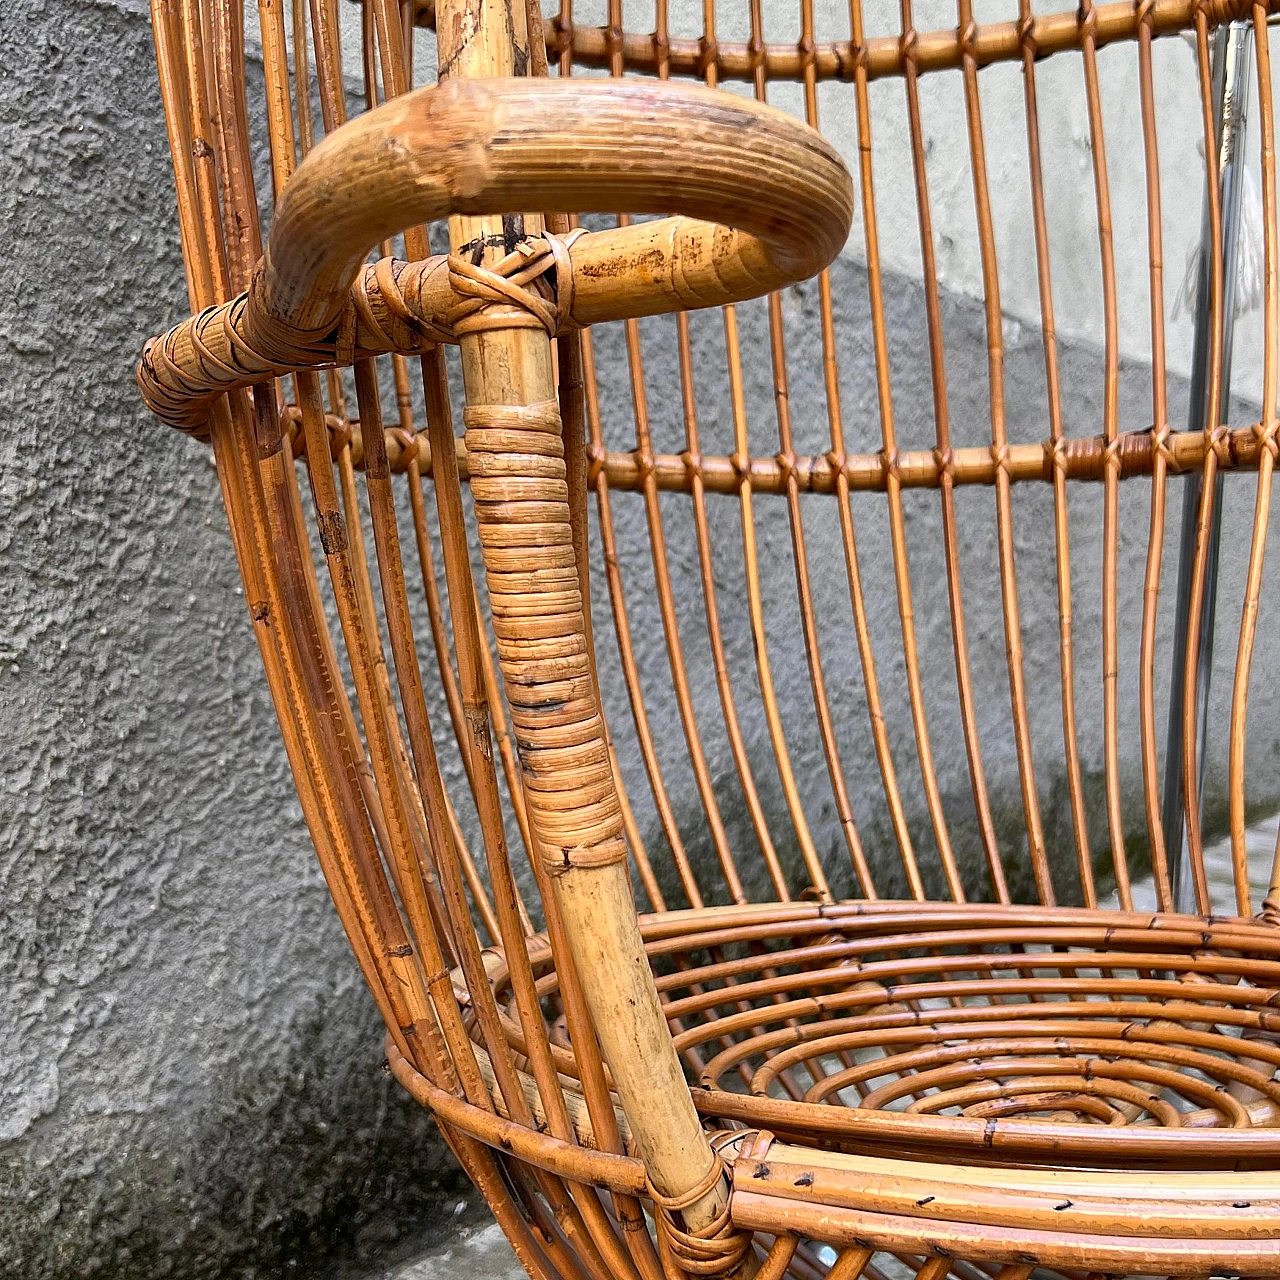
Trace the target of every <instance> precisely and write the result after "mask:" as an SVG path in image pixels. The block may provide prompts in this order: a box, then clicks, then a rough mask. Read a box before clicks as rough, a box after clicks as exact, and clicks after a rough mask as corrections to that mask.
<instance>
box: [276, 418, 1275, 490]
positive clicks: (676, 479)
mask: <svg viewBox="0 0 1280 1280" xmlns="http://www.w3.org/2000/svg"><path fill="white" fill-rule="evenodd" d="M285 414H286V417H285V420H286V422H292V421H294V420H296V419H295V416H294V411H293V410H292V408H290V409H287V410H286V411H285ZM329 428H330V432H331V433H332V435H333V438H334V441H335V446H334V447H335V450H336V449H337V448H338V447H340V446H341V445H344V444H346V443H347V442H348V441H349V442H350V444H351V450H352V461H353V464H354V465H355V466H356V467H357V469H363V467H364V444H363V442H362V439H361V436H360V424H359V422H358V421H349V422H343V421H341V420H340V419H338V418H336V417H332V416H331V417H330V419H329ZM1258 435H1259V429H1258V427H1257V426H1256V425H1255V426H1250V427H1237V428H1235V429H1234V430H1231V431H1227V432H1224V433H1223V434H1222V436H1221V439H1220V441H1219V443H1218V447H1217V449H1216V451H1215V452H1216V456H1217V458H1218V466H1219V468H1220V469H1222V470H1228V471H1230V470H1235V471H1251V470H1255V469H1256V468H1257V465H1258V458H1259V455H1260V453H1261V446H1260V445H1259V443H1258ZM385 437H386V450H387V461H388V464H389V465H390V468H391V470H392V471H393V472H396V473H397V474H398V473H401V472H405V471H407V470H408V469H409V466H410V463H411V462H416V463H417V465H418V469H419V470H420V471H421V473H422V474H423V475H430V474H431V447H430V445H429V444H428V442H427V439H426V437H425V436H408V435H406V434H405V433H404V432H402V431H401V430H400V429H399V428H398V427H396V428H391V429H388V430H387V431H386V432H385ZM299 439H300V440H301V437H299ZM1208 451H1209V445H1208V443H1207V442H1206V440H1205V436H1204V433H1203V432H1201V431H1178V432H1173V433H1171V434H1170V436H1169V438H1168V441H1167V442H1166V449H1165V459H1166V463H1167V466H1168V469H1169V471H1170V473H1172V474H1175V475H1176V474H1178V473H1180V472H1184V471H1185V472H1190V471H1197V470H1199V469H1200V467H1201V466H1202V465H1203V463H1204V458H1205V454H1206V452H1208ZM1113 452H1114V456H1115V457H1116V458H1117V459H1118V464H1117V465H1118V466H1119V472H1120V476H1121V478H1122V479H1127V478H1128V477H1130V476H1142V475H1150V474H1151V470H1152V466H1153V464H1154V460H1155V457H1156V449H1155V448H1154V447H1153V444H1152V434H1151V431H1150V430H1149V429H1147V430H1141V431H1126V432H1122V433H1121V434H1120V435H1119V436H1117V438H1116V443H1115V446H1114V450H1113ZM305 456H306V453H305V449H299V450H298V451H297V452H296V454H295V457H296V458H297V459H298V460H301V459H302V458H305ZM1109 456H1111V454H1110V453H1109V451H1108V448H1107V443H1106V441H1105V440H1103V438H1102V437H1101V436H1079V437H1075V438H1069V437H1064V438H1063V439H1062V441H1061V443H1060V444H1058V445H1055V444H1054V443H1053V441H1050V440H1046V441H1045V442H1044V443H1043V444H1015V445H1010V446H1009V447H1008V450H1007V455H1006V456H1005V457H1004V458H1003V460H1001V459H998V458H997V457H996V456H994V455H993V454H992V451H991V449H990V448H985V447H982V446H973V447H969V448H961V449H954V450H952V453H951V457H950V458H949V459H947V458H942V457H940V456H939V454H938V451H937V450H934V449H903V450H900V451H899V452H898V454H897V456H896V458H895V459H892V460H891V459H890V458H888V457H887V456H886V455H885V453H884V452H883V451H880V452H875V453H849V454H845V456H844V459H843V462H841V460H840V459H838V458H834V457H832V455H831V454H820V455H818V456H812V455H801V454H794V455H791V456H784V457H751V458H746V459H743V458H741V457H739V456H737V455H733V456H730V457H723V456H701V455H700V456H696V457H695V456H693V455H691V454H688V453H680V454H675V453H642V452H639V451H636V452H625V451H622V450H613V449H609V450H605V449H591V450H589V458H590V465H591V468H592V473H591V478H592V480H594V479H595V478H596V477H597V476H598V475H600V474H603V475H604V477H605V480H606V482H607V483H608V485H609V488H610V489H618V490H622V491H630V492H635V493H642V492H644V489H645V485H646V483H647V482H648V479H649V478H650V477H652V480H653V483H654V484H655V485H656V486H657V488H658V489H660V490H663V491H665V492H668V493H689V492H690V491H691V490H692V489H693V485H694V481H695V478H696V479H697V480H698V481H700V483H701V486H702V488H703V490H704V491H705V492H707V493H722V494H737V493H738V492H739V490H740V488H741V486H742V483H743V481H746V483H747V484H748V485H750V487H751V490H752V492H753V493H761V494H772V495H784V494H786V492H787V488H788V485H789V484H790V483H791V481H792V480H793V479H794V482H795V484H796V487H797V489H798V490H799V491H800V492H801V493H815V494H833V493H835V492H836V491H837V479H838V478H839V477H841V476H843V478H844V480H845V481H846V482H847V484H848V487H849V489H850V490H856V491H862V492H883V491H884V490H885V489H886V487H887V486H888V482H889V477H890V476H895V477H896V479H897V481H898V484H899V485H900V486H901V487H902V488H904V489H936V488H938V486H939V485H940V484H941V483H942V478H943V476H947V477H949V480H950V483H951V484H953V485H973V484H977V485H989V484H991V483H992V482H993V481H994V479H995V477H996V474H997V472H998V470H999V469H1000V467H1001V466H1003V467H1004V468H1005V470H1006V472H1007V474H1008V476H1009V479H1010V481H1012V482H1025V481H1042V482H1043V481H1051V480H1053V478H1054V470H1055V459H1060V463H1059V465H1061V466H1062V468H1063V470H1064V472H1065V474H1066V478H1067V479H1068V480H1092V481H1100V480H1103V479H1105V478H1106V472H1107V459H1108V457H1109ZM457 458H458V470H459V473H460V474H461V476H462V478H463V479H467V478H469V472H468V468H467V453H466V446H465V443H464V442H463V441H462V440H461V439H459V440H458V442H457Z"/></svg>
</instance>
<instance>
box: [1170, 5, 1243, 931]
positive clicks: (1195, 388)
mask: <svg viewBox="0 0 1280 1280" xmlns="http://www.w3.org/2000/svg"><path fill="white" fill-rule="evenodd" d="M1212 40H1213V63H1212V68H1213V90H1214V111H1215V123H1216V126H1217V133H1218V151H1217V154H1216V156H1214V157H1213V160H1212V163H1214V164H1215V166H1216V169H1217V173H1218V189H1219V191H1220V192H1221V193H1222V380H1221V390H1220V394H1219V401H1218V406H1217V419H1216V420H1217V421H1218V422H1226V421H1227V420H1228V415H1229V408H1230V404H1231V347H1232V339H1233V337H1234V333H1235V295H1236V261H1237V257H1238V253H1239V247H1240V216H1241V203H1242V193H1243V183H1244V165H1245V160H1244V137H1245V104H1246V99H1247V97H1248V93H1249V85H1250V68H1251V66H1252V58H1251V56H1250V55H1251V52H1252V40H1253V28H1252V26H1251V25H1250V24H1249V23H1248V22H1233V23H1231V24H1230V25H1229V26H1226V27H1219V28H1218V29H1217V30H1216V31H1215V32H1214V33H1213V36H1212ZM1205 163H1206V164H1208V163H1211V161H1210V159H1209V157H1207V156H1206V157H1205ZM1201 228H1202V229H1201V233H1200V246H1201V247H1200V281H1199V290H1198V292H1197V295H1196V329H1195V346H1194V354H1193V356H1192V365H1191V406H1190V409H1189V412H1188V414H1187V429H1188V430H1190V431H1203V430H1204V429H1205V427H1206V425H1207V423H1208V419H1209V404H1208V398H1209V374H1210V368H1209V365H1210V359H1211V352H1212V336H1213V335H1212V333H1211V332H1210V329H1211V326H1212V323H1213V318H1212V314H1211V310H1210V285H1209V281H1210V277H1211V272H1212V264H1211V262H1210V260H1209V259H1210V254H1211V252H1212V248H1211V239H1210V226H1209V201H1208V199H1207V197H1206V199H1205V201H1204V214H1203V218H1202V221H1201ZM1222 482H1223V477H1222V473H1221V472H1219V473H1218V477H1217V483H1216V487H1215V490H1214V502H1213V523H1212V525H1211V527H1210V530H1209V546H1208V558H1207V561H1206V564H1205V593H1204V605H1203V609H1202V612H1201V616H1200V618H1199V620H1198V625H1199V627H1200V652H1199V662H1198V666H1197V682H1196V687H1197V691H1198V693H1197V699H1196V704H1197V705H1196V745H1197V754H1198V759H1197V761H1196V771H1197V773H1198V775H1199V777H1200V786H1199V788H1198V791H1199V796H1200V804H1201V809H1202V810H1203V806H1204V740H1205V729H1206V725H1207V720H1208V714H1209V679H1210V675H1211V672H1212V668H1213V623H1214V613H1215V609H1216V604H1217V594H1218V549H1219V542H1220V539H1221V535H1222ZM1202 486H1203V476H1202V475H1201V473H1200V472H1198V471H1195V472H1192V473H1191V474H1189V475H1188V476H1187V477H1186V478H1185V479H1184V481H1183V490H1182V535H1181V543H1180V546H1179V553H1178V600H1177V612H1176V618H1177V622H1176V628H1175V631H1174V637H1173V669H1172V672H1171V677H1170V682H1169V723H1168V738H1167V744H1168V745H1167V747H1166V750H1165V773H1164V802H1163V814H1162V818H1163V825H1164V841H1165V848H1166V849H1167V850H1168V851H1169V854H1170V863H1171V875H1172V882H1173V884H1172V887H1173V901H1174V909H1175V910H1177V911H1181V912H1187V913H1194V912H1195V910H1196V901H1195V883H1194V879H1193V877H1192V874H1191V849H1190V846H1189V844H1188V843H1187V839H1186V830H1185V825H1184V822H1183V801H1184V794H1183V786H1182V769H1183V758H1182V716H1183V706H1184V699H1183V695H1184V692H1185V690H1184V681H1183V676H1184V668H1185V666H1186V658H1187V636H1188V629H1189V627H1190V626H1191V618H1190V616H1189V615H1190V612H1191V585H1192V577H1193V574H1194V572H1195V558H1196V525H1197V523H1198V519H1199V512H1200V495H1201V489H1202ZM1175 850H1176V851H1177V852H1176V855H1175V852H1174V851H1175Z"/></svg>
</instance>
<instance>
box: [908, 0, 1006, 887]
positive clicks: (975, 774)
mask: <svg viewBox="0 0 1280 1280" xmlns="http://www.w3.org/2000/svg"><path fill="white" fill-rule="evenodd" d="M900 12H901V18H902V49H903V82H904V84H905V87H906V92H907V122H908V125H909V127H910V131H911V162H912V167H913V169H914V172H915V181H916V212H917V215H918V219H919V223H920V255H921V264H922V268H923V275H924V296H925V318H926V325H927V329H928V334H929V374H930V381H931V383H932V386H933V417H934V438H935V441H936V455H937V459H938V470H939V474H938V496H939V498H940V499H941V503H942V537H943V547H944V551H945V555H946V565H947V599H948V601H949V602H950V605H951V635H952V648H953V650H954V653H955V664H956V688H957V692H958V693H959V696H960V723H961V726H962V729H963V732H964V745H965V753H966V755H967V756H968V760H969V779H970V784H971V786H972V788H973V804H974V809H975V810H976V812H977V818H978V834H979V836H980V837H981V839H982V849H983V852H984V854H985V855H986V859H987V871H988V874H989V875H990V877H991V887H992V890H993V891H994V893H995V896H996V900H997V901H998V902H1008V901H1009V886H1008V884H1007V883H1006V880H1005V874H1004V864H1003V862H1002V861H1001V859H1000V849H999V846H998V844H997V841H996V832H995V824H994V822H993V821H992V819H991V802H990V799H989V797H988V795H987V779H986V773H985V771H984V770H983V767H982V747H981V744H980V743H979V741H978V722H977V715H976V713H975V710H974V703H973V679H972V676H971V674H970V668H969V642H968V638H967V633H966V628H965V617H964V595H963V588H962V586H961V581H960V548H959V540H958V538H957V535H956V506H955V491H954V486H953V483H952V482H953V474H952V456H951V414H950V410H949V407H948V404H947V367H946V358H945V355H944V351H943V337H942V307H941V302H940V300H939V296H938V269H937V262H936V258H935V255H934V247H933V213H932V209H931V205H930V200H929V175H928V169H927V167H926V163H925V148H924V130H923V128H922V126H921V121H920V89H919V83H918V81H919V69H918V67H917V64H916V43H917V35H916V30H915V24H914V20H913V17H912V8H911V0H901V4H900Z"/></svg>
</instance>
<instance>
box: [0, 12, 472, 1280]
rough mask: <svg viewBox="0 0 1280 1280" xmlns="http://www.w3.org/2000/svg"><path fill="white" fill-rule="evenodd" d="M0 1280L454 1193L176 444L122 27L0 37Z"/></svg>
mask: <svg viewBox="0 0 1280 1280" xmlns="http://www.w3.org/2000/svg"><path fill="white" fill-rule="evenodd" d="M0 66H3V67H4V74H3V76H2V77H0V244H3V246H4V251H3V256H2V258H0V369H3V373H4V376H3V381H4V394H3V397H0V511H3V513H4V514H3V518H0V566H2V568H0V618H2V619H3V621H0V657H2V664H0V723H2V724H3V725H4V732H3V734H2V735H0V901H2V902H3V904H4V905H3V907H2V908H0V918H2V919H3V923H2V924H0V992H3V995H0V1276H3V1277H4V1278H5V1280H71V1278H72V1277H108V1276H111V1277H114V1276H121V1277H125V1276H127V1277H130V1280H149V1278H150V1277H153V1276H157V1277H158V1276H170V1275H173V1276H179V1275H180V1276H183V1277H187V1278H188V1280H198V1278H201V1277H211V1276H218V1275H235V1276H268V1275H316V1274H318V1273H319V1272H320V1269H321V1266H322V1264H323V1263H324V1261H325V1260H326V1259H327V1258H331V1259H340V1258H342V1257H349V1258H351V1259H356V1258H358V1257H360V1256H368V1255H370V1254H372V1253H374V1252H376V1251H377V1250H378V1249H379V1248H381V1247H384V1246H387V1245H389V1243H390V1242H391V1241H394V1240H395V1239H396V1238H397V1237H399V1236H416V1237H419V1238H425V1237H426V1236H427V1235H429V1234H430V1231H431V1229H432V1228H433V1227H434V1225H435V1223H436V1221H437V1219H438V1217H439V1216H440V1214H442V1213H448V1214H451V1213H452V1211H453V1208H454V1205H455V1204H456V1203H457V1202H458V1200H459V1199H460V1193H462V1194H465V1192H466V1188H464V1187H463V1186H462V1184H461V1183H460V1182H459V1181H458V1176H457V1175H456V1173H455V1168H454V1166H453V1164H452V1162H451V1159H450V1157H449V1156H448V1155H447V1153H446V1152H445V1150H444V1148H443V1145H442V1143H441V1142H440V1141H439V1139H438V1137H437V1136H436V1134H435V1130H434V1127H433V1126H432V1125H431V1123H430V1122H429V1121H428V1119H427V1118H426V1117H425V1116H424V1115H423V1114H422V1113H421V1112H420V1111H419V1110H418V1109H417V1108H416V1107H415V1106H413V1105H412V1104H411V1103H410V1102H409V1101H408V1100H407V1099H405V1098H404V1096H403V1095H402V1094H401V1092H400V1090H399V1089H398V1088H397V1087H396V1086H395V1084H394V1082H393V1081H391V1080H390V1079H389V1078H385V1077H383V1075H382V1073H381V1069H380V1064H381V1059H382V1036H381V1032H380V1030H379V1025H380V1024H379V1020H378V1018H377V1014H376V1012H375V1010H374V1007H373V1004H372V1002H371V1001H370V1000H369V998H368V996H367V995H366V993H365V991H364V989H363V987H362V985H361V984H360V982H359V980H358V977H357V974H356V971H355V969H354V966H353V965H352V964H351V962H350V957H349V955H348V953H347V950H346V944H345V942H344V940H343V939H342V936H341V931H340V929H339V927H338V924H337V921H336V919H335V918H334V915H333V911H332V908H331V906H330V903H329V899H328V894H327V892H326V890H325V888H324V885H323V883H322V881H321V878H320V875H319V872H318V870H317V868H316V865H315V860H314V857H313V855H312V854H311V851H310V846H309V842H308V839H307V836H306V832H305V830H304V828H303V826H302V823H301V821H300V817H299V813H298V810H297V807H296V805H295V804H294V801H293V798H292V786H291V783H290V781H289V778H288V772H287V768H286V764H285V759H284V755H283V751H282V748H281V746H280V740H279V734H278V731H277V729H276V726H275V722H274V716H273V714H272V712H271V707H270V702H269V699H268V698H267V694H266V689H265V684H264V681H263V679H262V677H261V670H260V662H259V659H258V655H257V649H256V646H255V644H254V641H253V637H252V634H251V632H250V628H249V625H248V620H247V618H246V616H245V610H244V603H243V599H242V597H241V596H240V593H239V586H238V574H237V571H236V567H235V563H234V560H233V557H232V554H231V548H230V545H229V541H228V537H227V534H226V523H225V519H224V517H223V515H222V510H221V500H220V498H219V494H218V485H217V478H216V475H215V473H214V470H213V468H212V466H211V465H210V462H209V455H208V453H207V450H205V449H203V448H201V447H199V446H196V445H194V444H191V443H189V442H187V441H186V440H184V439H182V438H181V437H179V436H178V435H177V434H175V433H172V432H169V431H165V430H163V429H161V428H159V427H158V425H157V424H156V423H155V422H154V421H153V420H152V419H150V417H149V416H148V415H147V414H146V412H145V411H144V410H143V409H142V408H141V407H140V405H139V403H138V398H137V394H136V391H135V389H134V386H133V376H132V366H133V362H134V359H135V357H136V353H137V351H138V350H139V346H140V344H141V342H142V341H143V339H144V338H145V337H146V336H147V335H149V334H151V333H153V332H155V331H157V330H158V329H159V328H162V327H163V326H164V325H165V324H166V323H169V322H170V321H171V320H172V319H173V318H174V317H176V316H179V315H181V314H185V311H186V300H185V297H184V288H183V273H182V264H181V260H180V258H179V255H178V252H177V237H176V234H175V223H174V219H173V215H172V202H173V187H172V181H171V178H170V176H169V172H170V171H169V159H168V149H167V146H166V143H165V139H164V134H163V124H162V118H161V111H160V103H159V93H158V90H157V87H156V77H155V62H154V57H153V54H152V51H151V34H150V28H149V24H148V22H147V21H146V19H145V17H144V16H141V15H138V14H129V13H122V12H121V11H120V10H118V9H116V8H114V7H112V6H110V5H105V4H94V3H86V2H84V0H42V3H40V4H31V3H20V4H18V5H16V6H11V7H10V8H9V9H8V11H7V12H6V14H5V17H4V19H3V20H2V21H0Z"/></svg>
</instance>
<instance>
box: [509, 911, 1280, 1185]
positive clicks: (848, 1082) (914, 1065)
mask: <svg viewBox="0 0 1280 1280" xmlns="http://www.w3.org/2000/svg"><path fill="white" fill-rule="evenodd" d="M641 931H642V933H643V934H644V938H645V943H646V951H647V953H648V956H649V959H650V962H651V964H652V966H653V970H654V974H655V977H656V981H657V987H658V990H659V992H660V993H661V994H662V996H663V999H664V1012H665V1014H666V1017H667V1019H668V1023H669V1025H670V1027H671V1029H672V1036H673V1040H674V1043H675V1045H676V1047H677V1049H678V1050H679V1051H680V1053H681V1056H682V1058H683V1060H684V1062H685V1065H686V1071H687V1073H688V1077H689V1080H690V1084H691V1085H692V1086H693V1089H694V1093H693V1097H694V1102H695V1105H696V1106H697V1108H698V1111H699V1113H700V1114H701V1115H702V1116H703V1117H705V1118H706V1119H708V1120H709V1121H714V1122H716V1123H717V1124H727V1123H728V1122H732V1123H733V1124H734V1125H744V1126H747V1127H748V1128H751V1129H767V1130H770V1131H772V1132H773V1133H775V1134H776V1135H777V1136H778V1137H779V1138H785V1140H787V1141H789V1142H794V1143H799V1144H812V1145H814V1146H816V1147H820V1148H824V1149H834V1150H849V1151H854V1150H858V1151H866V1150H869V1149H870V1148H871V1146H872V1145H874V1146H875V1147H876V1148H878V1149H883V1150H886V1151H893V1152H895V1153H901V1152H903V1151H904V1150H908V1149H909V1150H911V1151H913V1152H915V1153H916V1154H918V1155H921V1156H926V1157H931V1158H934V1159H936V1158H937V1156H938V1155H939V1153H940V1152H941V1151H943V1150H945V1149H952V1150H953V1151H954V1153H955V1154H956V1155H957V1157H961V1156H962V1158H964V1159H965V1160H966V1162H981V1163H985V1162H993V1163H994V1162H1004V1163H1013V1164H1024V1163H1060V1164H1064V1165H1066V1164H1079V1165H1082V1166H1084V1165H1087V1166H1090V1167H1097V1168H1112V1167H1115V1168H1120V1167H1131V1166H1134V1165H1144V1164H1145V1165H1148V1166H1150V1167H1153V1168H1155V1167H1158V1168H1164V1169H1175V1168H1183V1169H1192V1168H1212V1167H1222V1168H1236V1169H1239V1168H1246V1167H1259V1168H1262V1167H1267V1165H1268V1164H1270V1163H1273V1162H1274V1161H1275V1160H1276V1158H1277V1156H1278V1155H1280V1127H1278V1126H1280V1081H1277V1080H1276V1078H1275V1076H1276V1071H1277V1067H1280V936H1277V934H1276V931H1275V930H1274V929H1272V928H1270V927H1268V926H1260V925H1257V924H1253V923H1250V922H1245V921H1240V920H1234V919H1220V920H1215V919H1213V918H1201V917H1193V916H1177V915H1140V914H1132V913H1125V914H1121V913H1115V914H1108V916H1107V917H1106V919H1105V920H1101V921H1100V920H1099V918H1098V915H1097V913H1093V912H1087V911H1081V910H1078V909H1077V910H1072V909H1065V908H1059V909H1045V908H1032V907H1013V906H1010V907H1004V908H995V907H991V906H986V905H980V906H968V907H966V906H958V905H954V904H941V903H900V902H898V903H894V902H887V903H867V902H855V903H839V904H833V905H831V906H823V907H821V908H819V907H816V906H807V905H799V906H776V907H750V906H748V907H726V908H718V909H717V908H713V909H709V910H702V911H680V912H671V913H668V914H664V915H660V916H646V917H642V918H641ZM1029 935H1030V936H1034V937H1035V939H1036V941H1035V943H1034V944H1027V943H1026V942H1025V939H1026V938H1027V937H1028V936H1029ZM534 954H535V959H536V957H537V953H536V952H535V953H534ZM493 979H494V992H495V995H496V997H497V999H498V1001H499V1003H500V1004H505V1003H506V1002H507V1001H508V1000H509V999H510V998H511V993H510V989H509V986H508V985H507V975H506V970H505V967H496V968H495V969H494V970H493ZM554 989H555V973H554V968H549V969H548V971H547V972H545V973H542V974H541V978H540V990H541V991H542V992H543V993H544V996H545V995H550V994H551V993H552V992H553V991H554ZM556 1043H557V1045H558V1046H559V1047H560V1048H562V1049H563V1050H564V1051H566V1052H568V1053H571V1052H572V1045H571V1043H570V1041H569V1040H568V1038H567V1037H566V1036H565V1035H564V1034H563V1028H561V1034H560V1036H559V1037H557V1038H556ZM562 1070H565V1071H566V1072H568V1073H570V1074H572V1073H573V1070H574V1068H573V1065H572V1061H571V1059H563V1060H562Z"/></svg>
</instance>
